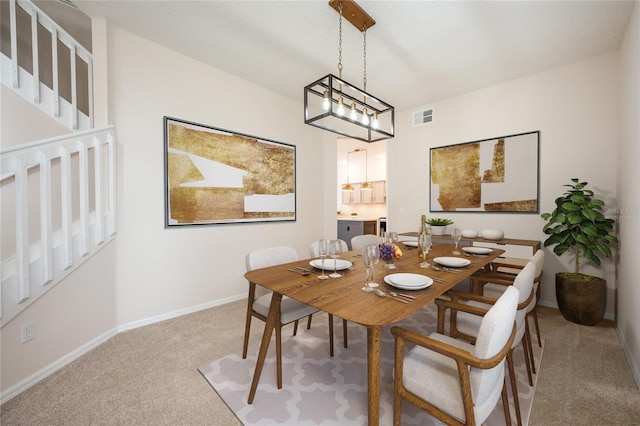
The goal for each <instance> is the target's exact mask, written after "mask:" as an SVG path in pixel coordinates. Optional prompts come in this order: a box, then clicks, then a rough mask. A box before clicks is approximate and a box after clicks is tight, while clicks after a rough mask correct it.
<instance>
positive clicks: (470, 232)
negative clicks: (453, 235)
mask: <svg viewBox="0 0 640 426" xmlns="http://www.w3.org/2000/svg"><path fill="white" fill-rule="evenodd" d="M462 236H463V237H464V238H476V237H477V236H478V232H477V231H474V230H473V229H463V230H462Z"/></svg>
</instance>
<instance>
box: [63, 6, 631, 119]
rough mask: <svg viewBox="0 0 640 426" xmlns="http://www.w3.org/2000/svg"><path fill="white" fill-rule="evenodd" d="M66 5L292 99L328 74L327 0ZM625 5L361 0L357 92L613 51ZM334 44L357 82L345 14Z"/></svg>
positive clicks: (464, 82)
mask: <svg viewBox="0 0 640 426" xmlns="http://www.w3.org/2000/svg"><path fill="white" fill-rule="evenodd" d="M73 3H74V4H76V5H77V6H78V8H80V9H81V10H82V11H83V12H85V13H86V14H87V15H89V16H90V17H103V18H107V19H108V20H109V21H110V22H111V23H112V24H113V25H115V26H117V27H120V28H123V29H125V30H127V31H129V32H132V33H134V34H137V35H139V36H141V37H144V38H146V39H149V40H152V41H154V42H156V43H159V44H161V45H164V46H167V47H169V48H171V49H174V50H176V51H179V52H182V53H183V54H185V55H188V56H191V57H193V58H195V59H197V60H200V61H202V62H205V63H208V64H211V65H212V66H214V67H216V68H218V69H221V70H224V71H227V72H229V73H231V74H234V75H236V76H239V77H241V78H243V79H246V80H248V81H251V82H253V83H255V84H258V85H260V86H263V87H266V88H268V89H271V90H273V91H275V92H278V93H281V94H283V95H285V96H287V97H291V98H293V99H296V100H300V101H302V96H303V87H304V86H305V85H307V84H309V83H311V82H312V81H315V80H317V79H319V78H320V77H322V76H324V75H326V74H329V73H333V74H336V75H337V74H338V71H337V68H338V66H337V63H338V17H339V16H338V14H337V13H336V12H335V11H334V10H333V9H332V8H331V7H330V6H328V1H327V0H306V1H304V0H298V1H275V0H262V1H237V0H236V1H213V0H209V1H166V0H165V1H158V0H137V1H118V0H109V1H104V0H103V1H98V0H73ZM635 3H636V2H633V1H631V2H630V1H406V0H397V1H391V0H388V1H366V0H360V1H358V4H360V5H361V6H362V7H363V8H364V9H365V10H366V12H367V13H368V14H369V15H370V16H371V17H372V18H373V19H375V20H376V22H377V23H376V25H375V26H373V27H372V28H371V29H370V30H369V31H368V32H367V91H368V92H370V93H371V94H373V95H376V96H377V97H379V98H381V99H382V100H384V101H385V102H388V103H390V104H391V105H393V106H395V107H396V109H398V110H404V109H411V108H417V107H420V106H429V105H428V104H429V103H431V102H435V101H438V100H441V99H445V98H448V97H451V96H456V95H459V94H463V93H467V92H469V91H472V90H476V89H480V88H483V87H487V86H491V85H494V84H497V83H500V82H503V81H507V80H511V79H515V78H519V77H522V76H526V75H529V74H533V73H536V72H541V71H544V70H548V69H552V68H555V67H559V66H562V65H565V64H570V63H572V62H576V61H579V60H582V59H586V58H589V57H592V56H595V55H600V54H603V53H605V52H609V51H612V50H616V49H618V48H619V47H620V44H621V42H622V38H623V35H624V32H625V29H626V27H627V24H628V21H629V18H630V16H631V12H632V10H633V7H634V4H635ZM342 50H343V52H342V63H343V66H344V70H343V78H345V79H346V80H347V81H349V82H350V83H352V84H354V85H356V86H359V87H362V86H363V85H362V77H363V37H362V33H360V32H359V31H357V30H356V29H355V28H354V27H353V26H352V25H351V24H350V23H349V22H347V21H346V20H345V21H344V22H343V46H342ZM140 55H141V58H142V57H143V56H144V52H140ZM185 77H188V76H185Z"/></svg>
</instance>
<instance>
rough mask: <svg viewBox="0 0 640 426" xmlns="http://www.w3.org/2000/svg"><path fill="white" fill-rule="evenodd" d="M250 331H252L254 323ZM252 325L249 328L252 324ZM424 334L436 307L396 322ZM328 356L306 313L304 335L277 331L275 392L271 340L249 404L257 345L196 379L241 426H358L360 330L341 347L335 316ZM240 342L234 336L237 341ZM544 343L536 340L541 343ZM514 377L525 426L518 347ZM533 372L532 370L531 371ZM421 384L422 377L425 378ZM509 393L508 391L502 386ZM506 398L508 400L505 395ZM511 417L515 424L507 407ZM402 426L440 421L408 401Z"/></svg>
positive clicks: (323, 330) (387, 339)
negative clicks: (279, 370) (279, 375)
mask: <svg viewBox="0 0 640 426" xmlns="http://www.w3.org/2000/svg"><path fill="white" fill-rule="evenodd" d="M254 323H255V325H254V326H258V327H259V326H260V325H259V324H261V322H260V321H255V320H254ZM252 325H253V324H252ZM397 325H400V326H402V327H405V328H408V329H411V330H415V331H418V332H420V333H422V334H429V333H431V332H433V331H435V330H436V307H435V305H434V304H430V305H428V306H425V307H424V308H423V309H421V310H420V311H418V312H416V313H415V314H414V315H412V316H411V317H410V318H407V319H406V320H404V321H402V322H401V323H399V324H397ZM334 327H335V334H334V336H335V355H334V357H333V358H331V357H330V356H329V338H328V323H327V317H326V314H323V313H321V314H314V316H313V324H312V326H311V329H310V330H307V329H306V327H305V326H301V327H299V329H298V335H297V336H292V335H291V332H292V327H291V326H289V327H285V328H284V329H283V339H282V340H283V342H282V353H283V359H282V363H283V387H282V389H277V387H276V384H275V383H276V366H275V337H274V338H273V339H272V341H271V344H270V345H269V352H268V354H267V359H266V361H265V365H264V368H263V370H262V376H261V378H260V384H259V386H258V391H257V393H256V397H255V400H254V403H253V404H252V405H249V404H247V397H248V394H249V388H250V386H251V379H252V374H253V371H254V368H255V360H256V357H257V354H258V349H259V345H260V342H259V341H258V339H255V341H253V342H250V343H251V344H250V345H249V351H248V354H249V355H248V356H247V359H242V352H241V350H239V351H238V352H236V353H233V354H231V355H228V356H226V357H224V358H221V359H218V360H216V361H213V362H211V363H209V364H206V365H203V366H202V367H200V368H199V370H200V372H201V373H202V375H203V376H204V377H205V378H206V379H207V381H208V382H209V383H210V384H211V386H212V387H213V388H214V389H215V390H216V392H217V393H218V394H219V395H220V397H221V398H222V399H223V400H224V401H225V403H226V404H227V405H228V406H229V408H230V409H231V410H232V411H233V412H234V413H235V415H236V416H237V417H238V419H240V421H241V422H242V423H243V424H245V425H282V424H288V425H297V426H298V425H300V426H302V425H323V426H329V425H335V426H338V425H339V426H347V425H366V424H367V341H366V334H367V333H366V328H365V327H363V326H360V325H357V324H353V323H349V330H348V333H349V336H348V337H349V339H348V343H349V347H348V348H346V349H345V348H344V347H343V345H342V343H343V340H342V321H341V320H338V319H336V321H335V323H334ZM389 329H390V327H385V328H383V332H382V336H383V345H382V359H381V383H380V387H381V392H380V424H381V425H390V424H392V423H393V421H392V419H393V350H394V341H393V335H392V334H391V332H390V331H389ZM533 337H534V345H533V347H534V358H535V360H536V369H539V366H540V360H541V358H542V349H541V348H540V347H538V345H537V340H536V338H535V335H534V336H533ZM238 343H239V346H240V345H241V344H242V341H241V339H239V341H238ZM543 345H544V341H543ZM514 360H515V364H516V376H517V381H518V392H519V399H520V407H521V411H522V421H523V424H525V425H526V424H528V422H529V417H530V413H531V406H532V404H533V395H534V392H535V382H536V380H537V376H535V375H534V386H533V387H530V386H529V384H528V380H527V372H526V366H525V363H524V353H523V350H522V345H519V346H518V347H517V349H516V350H515V352H514ZM536 371H538V370H536ZM425 380H428V378H425ZM508 388H509V386H508ZM510 401H511V396H510ZM510 412H511V417H512V418H513V420H512V421H513V423H514V424H516V420H515V409H514V408H513V402H511V403H510ZM402 424H403V425H441V424H442V423H441V422H440V421H438V420H436V419H434V418H433V417H431V416H430V415H429V414H427V413H426V412H424V411H422V410H419V409H417V408H416V407H414V406H413V405H412V404H409V403H407V402H406V401H404V402H403V407H402ZM504 424H505V421H504V414H503V410H502V403H501V402H499V403H498V406H497V407H496V408H495V409H494V411H493V412H492V414H491V416H490V417H489V419H487V421H486V422H485V425H487V426H496V425H504Z"/></svg>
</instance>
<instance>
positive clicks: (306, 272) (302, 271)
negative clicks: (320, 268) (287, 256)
mask: <svg viewBox="0 0 640 426" xmlns="http://www.w3.org/2000/svg"><path fill="white" fill-rule="evenodd" d="M287 271H291V272H297V273H299V274H302V275H309V274H310V273H311V271H309V270H307V269H304V268H291V269H287Z"/></svg>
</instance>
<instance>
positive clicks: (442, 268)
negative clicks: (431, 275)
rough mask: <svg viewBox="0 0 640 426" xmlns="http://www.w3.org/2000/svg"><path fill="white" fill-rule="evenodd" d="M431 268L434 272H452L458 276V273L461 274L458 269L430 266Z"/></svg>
mask: <svg viewBox="0 0 640 426" xmlns="http://www.w3.org/2000/svg"><path fill="white" fill-rule="evenodd" d="M431 268H433V270H434V271H447V272H453V273H456V274H459V273H460V272H462V271H461V270H459V269H450V268H445V267H444V266H435V265H431Z"/></svg>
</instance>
